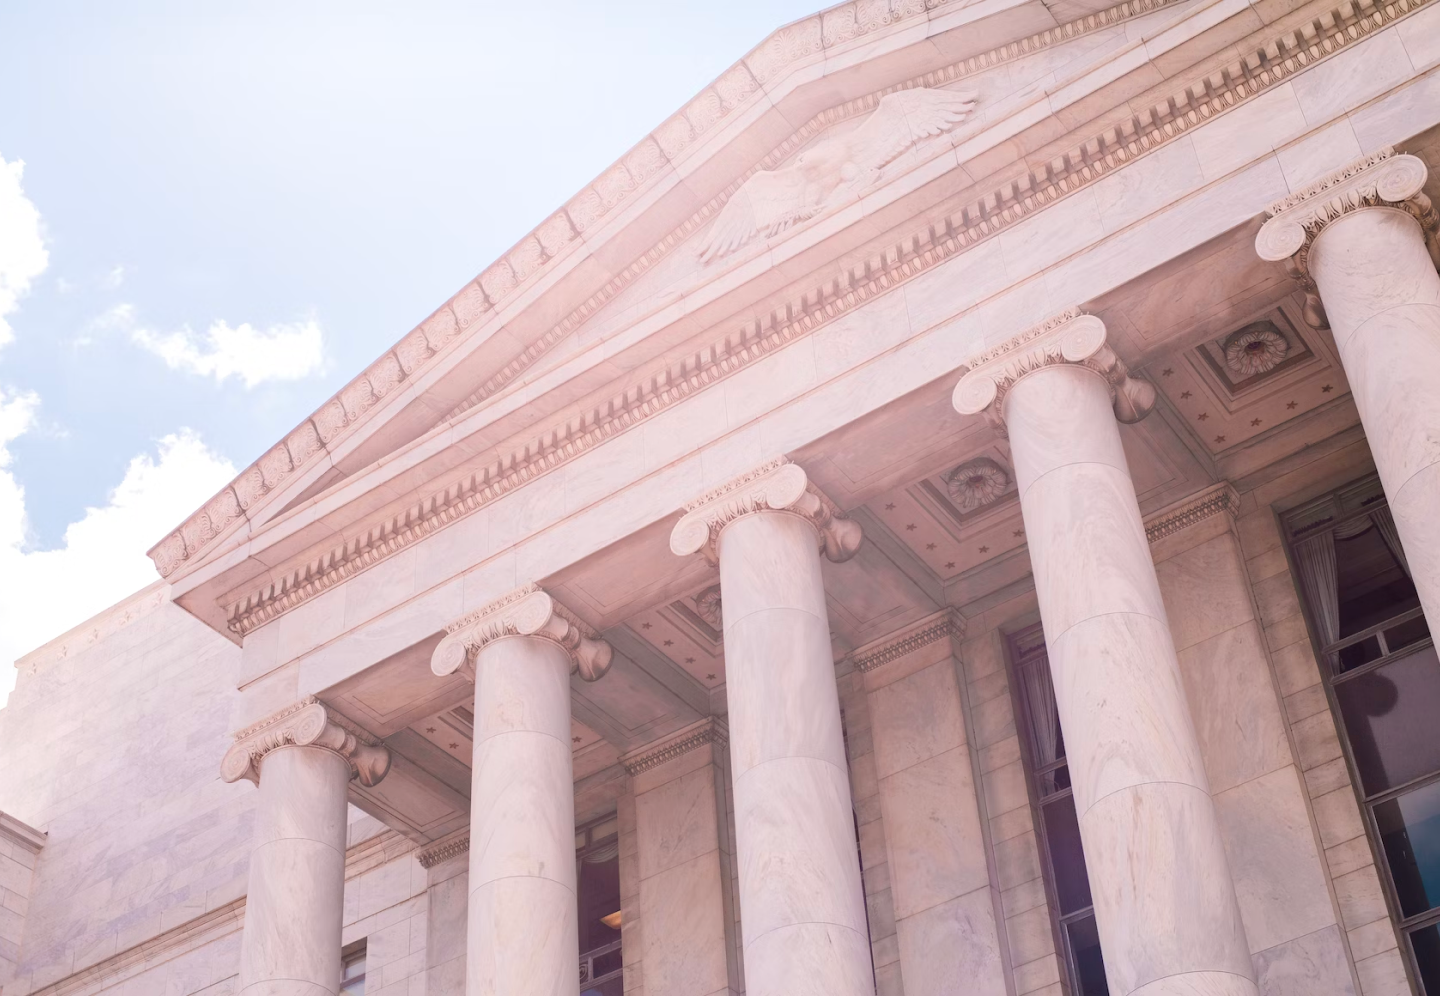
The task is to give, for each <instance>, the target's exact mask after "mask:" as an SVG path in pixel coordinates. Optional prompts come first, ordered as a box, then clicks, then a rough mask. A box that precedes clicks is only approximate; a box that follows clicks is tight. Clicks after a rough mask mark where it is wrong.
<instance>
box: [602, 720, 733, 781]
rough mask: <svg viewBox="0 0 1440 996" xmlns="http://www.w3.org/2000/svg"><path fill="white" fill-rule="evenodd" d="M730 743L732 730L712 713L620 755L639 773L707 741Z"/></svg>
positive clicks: (629, 769)
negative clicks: (655, 740) (705, 717)
mask: <svg viewBox="0 0 1440 996" xmlns="http://www.w3.org/2000/svg"><path fill="white" fill-rule="evenodd" d="M729 743H730V731H729V728H728V727H727V726H726V725H725V721H724V720H721V719H716V718H714V717H713V716H712V717H710V718H708V719H702V720H700V722H698V723H692V724H691V725H690V726H687V727H685V728H684V729H683V730H679V731H677V732H675V733H672V734H671V735H670V736H668V737H665V738H663V739H661V740H659V741H658V742H656V743H651V744H646V745H645V746H644V747H641V748H640V749H639V750H634V751H631V752H630V753H628V754H626V755H625V756H624V757H622V758H620V763H621V764H622V765H624V767H625V771H626V772H627V773H628V774H631V775H638V774H640V773H641V772H642V771H649V770H650V769H651V768H658V767H659V766H660V765H662V764H664V763H665V762H666V761H672V760H674V759H675V758H677V757H680V756H681V755H683V754H688V753H690V752H691V751H692V750H695V749H696V748H699V747H704V746H705V745H706V744H715V745H716V746H717V747H720V748H722V749H723V748H724V747H726V746H727V745H728V744H729Z"/></svg>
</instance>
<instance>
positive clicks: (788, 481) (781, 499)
mask: <svg viewBox="0 0 1440 996" xmlns="http://www.w3.org/2000/svg"><path fill="white" fill-rule="evenodd" d="M766 509H768V510H771V511H776V512H789V513H792V514H794V515H798V516H800V517H801V518H803V519H806V520H807V521H809V522H810V523H812V524H813V525H814V526H815V529H816V531H817V532H818V533H819V535H820V549H821V550H823V551H825V556H826V557H827V558H829V559H830V560H831V561H833V562H835V563H837V564H838V563H840V562H842V561H846V560H849V559H850V558H851V557H853V556H855V551H857V550H859V549H860V540H861V539H862V538H863V536H862V533H861V530H860V523H858V522H856V521H855V520H853V519H850V518H847V517H846V515H845V513H844V512H842V511H840V509H839V508H837V507H836V506H835V503H834V502H832V501H831V500H830V499H829V498H826V497H825V496H824V495H823V494H821V493H820V491H819V490H818V489H816V488H815V486H814V485H812V484H811V483H810V479H809V478H808V477H806V476H805V471H804V470H803V469H802V468H801V467H800V466H798V465H797V464H793V463H791V462H790V461H789V460H787V459H785V458H784V457H780V458H778V459H776V460H771V461H769V462H768V463H764V464H761V465H760V466H759V467H756V468H755V469H754V470H752V471H750V472H749V473H747V474H742V475H741V476H739V477H737V478H735V479H734V480H733V481H729V482H727V483H726V484H723V485H721V486H720V487H718V488H716V489H715V490H713V491H710V492H707V493H706V494H704V495H701V496H700V497H699V498H697V499H696V500H695V501H692V502H691V503H690V504H688V505H686V506H685V514H684V515H682V516H681V517H680V521H679V522H677V523H675V528H674V530H672V531H671V533H670V550H671V552H672V553H674V554H676V555H677V556H681V557H688V556H689V555H690V554H692V553H703V554H704V555H705V559H706V560H708V561H710V563H712V564H718V563H719V562H720V558H719V554H718V553H717V551H716V547H715V544H716V542H717V541H718V540H719V538H720V531H721V530H722V529H724V528H725V527H726V526H727V525H729V524H730V523H731V522H734V521H735V520H736V519H738V518H740V517H741V516H742V515H748V514H749V513H751V512H758V511H761V510H766Z"/></svg>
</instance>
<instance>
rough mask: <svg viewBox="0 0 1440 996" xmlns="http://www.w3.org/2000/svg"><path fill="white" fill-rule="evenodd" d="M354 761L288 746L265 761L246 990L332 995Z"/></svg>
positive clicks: (244, 961)
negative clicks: (351, 762) (347, 803)
mask: <svg viewBox="0 0 1440 996" xmlns="http://www.w3.org/2000/svg"><path fill="white" fill-rule="evenodd" d="M350 776H351V768H350V762H349V761H347V760H346V759H345V758H343V757H341V756H340V755H339V754H337V753H335V752H334V751H333V750H328V749H326V748H323V747H307V746H287V747H279V748H277V749H275V750H272V751H270V752H269V753H267V754H266V755H265V757H264V760H263V761H261V763H260V801H259V807H258V811H257V814H256V826H255V848H254V850H253V851H252V852H251V854H250V884H249V892H248V894H247V897H246V901H245V932H244V935H243V937H242V939H241V942H240V990H239V992H240V996H335V993H337V992H339V990H340V928H341V919H342V913H343V909H344V896H345V830H346V792H347V787H348V785H349V783H350Z"/></svg>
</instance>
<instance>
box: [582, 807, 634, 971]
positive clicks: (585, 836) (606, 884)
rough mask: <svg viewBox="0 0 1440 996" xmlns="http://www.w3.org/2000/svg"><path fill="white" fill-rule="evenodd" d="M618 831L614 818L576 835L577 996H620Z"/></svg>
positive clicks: (596, 823) (589, 825) (590, 825)
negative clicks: (578, 931) (577, 905)
mask: <svg viewBox="0 0 1440 996" xmlns="http://www.w3.org/2000/svg"><path fill="white" fill-rule="evenodd" d="M619 832H620V825H619V822H618V821H617V820H616V818H615V817H614V816H608V817H606V818H605V819H603V820H599V821H597V822H595V823H591V824H588V825H586V826H583V827H581V828H580V829H579V830H577V831H575V864H576V867H575V883H576V886H577V889H576V891H577V892H578V894H579V896H578V901H579V906H580V909H579V914H580V987H581V989H580V996H622V994H623V993H624V991H625V985H624V980H623V978H622V976H621V968H622V967H623V966H622V962H621V957H620V836H619Z"/></svg>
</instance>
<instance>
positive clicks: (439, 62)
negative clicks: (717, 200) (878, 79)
mask: <svg viewBox="0 0 1440 996" xmlns="http://www.w3.org/2000/svg"><path fill="white" fill-rule="evenodd" d="M814 4H815V0H799V2H796V0H769V2H759V0H739V2H737V0H712V2H708V3H674V2H670V3H662V2H648V0H635V2H631V3H628V4H602V3H591V4H579V3H567V2H563V0H560V2H554V3H550V4H537V3H532V4H523V5H516V4H500V3H468V4H465V3H441V2H411V3H407V4H393V3H391V4H381V3H366V2H347V3H339V2H289V3H266V2H255V3H245V4H220V3H217V2H209V0H202V2H194V0H190V2H184V3H180V2H175V3H160V2H133V3H126V4H113V3H102V2H99V0H93V2H89V3H70V2H64V0H27V2H15V0H12V2H9V3H6V4H4V5H0V700H3V696H4V695H5V694H6V692H7V690H8V688H9V687H10V684H11V678H12V676H11V673H10V671H11V669H10V668H9V667H8V666H6V665H7V664H8V662H9V661H10V660H13V659H14V658H15V657H16V656H18V655H20V654H23V653H25V652H27V651H28V650H30V649H32V648H33V647H35V646H37V645H39V644H40V643H43V642H45V641H46V640H49V639H51V638H52V637H54V636H56V635H58V634H59V633H61V632H63V631H64V630H65V629H68V628H69V627H71V626H73V625H76V624H78V623H79V622H81V621H83V620H84V619H85V618H86V617H88V616H89V615H90V614H92V613H94V612H96V611H98V610H99V609H102V608H104V607H105V606H107V605H109V604H111V603H113V602H115V601H116V600H118V599H120V598H122V597H124V596H125V595H127V594H128V593H130V592H131V591H134V590H136V589H138V588H139V587H141V586H143V585H144V584H147V583H148V582H149V581H151V580H153V579H154V577H155V575H154V574H153V571H151V569H150V568H149V563H148V561H146V560H144V558H143V552H144V550H145V549H147V548H148V547H149V545H150V544H152V543H153V542H154V541H155V540H156V539H158V538H159V537H160V535H161V534H163V532H164V531H165V529H166V528H168V527H170V526H173V525H174V524H176V523H177V522H178V521H179V519H180V518H182V517H183V516H184V515H185V514H186V513H187V512H189V511H190V510H191V509H193V508H194V507H195V506H196V505H197V504H198V503H199V502H200V501H202V500H203V499H204V498H205V497H208V495H209V494H210V493H212V492H213V491H214V490H215V489H216V488H217V487H218V486H220V485H221V484H223V483H224V482H225V481H226V480H228V479H229V477H230V476H231V474H232V473H233V471H234V469H235V468H238V467H243V466H244V465H245V464H247V463H249V462H250V461H251V460H253V459H254V458H255V457H256V456H257V455H258V454H259V453H261V452H262V451H263V450H264V449H265V448H266V447H267V446H269V445H270V444H271V443H273V442H274V441H275V440H276V439H278V438H279V437H280V436H281V435H283V434H284V433H285V432H286V431H287V430H288V429H289V428H291V427H292V426H293V425H295V423H296V422H298V421H299V420H300V419H301V418H303V417H304V416H305V415H307V414H308V413H309V412H310V411H311V410H313V409H314V408H315V407H316V406H317V405H318V404H319V403H320V402H321V401H323V400H324V399H325V398H326V397H328V396H329V395H330V394H332V393H333V392H334V391H335V390H336V389H338V388H339V387H340V386H341V385H342V384H343V383H345V381H347V380H348V379H349V378H350V377H351V376H353V375H354V374H355V373H356V372H357V371H358V370H360V369H361V368H363V367H364V366H365V365H366V364H367V363H368V362H369V361H370V360H372V359H374V358H375V357H376V356H377V355H379V354H380V353H381V352H382V351H383V350H384V349H385V348H386V347H388V346H390V345H391V344H392V343H394V342H395V341H396V340H398V339H399V338H400V336H401V335H403V334H404V333H405V332H406V331H408V330H409V329H410V328H411V327H413V325H414V324H415V323H416V322H417V321H418V320H419V319H421V318H423V317H424V316H425V315H427V314H428V313H429V312H430V311H431V310H432V309H433V308H434V307H436V306H437V305H438V304H440V303H441V302H442V301H444V300H445V299H446V298H447V297H448V296H449V295H450V294H452V293H453V292H454V291H455V290H457V289H458V288H459V287H460V286H461V285H462V284H463V283H464V282H465V281H466V280H468V279H471V278H472V277H474V276H475V275H476V274H477V273H479V272H480V271H481V270H482V269H483V268H484V267H485V266H486V265H487V264H488V263H489V262H490V261H492V260H493V259H494V258H496V257H497V256H498V255H499V254H500V253H501V252H503V251H504V250H505V249H506V248H508V247H509V246H510V245H511V244H513V243H514V242H515V241H516V240H517V239H518V238H519V237H520V236H522V235H523V234H525V233H526V232H527V231H529V230H530V229H531V228H532V227H533V226H534V225H535V224H536V223H537V222H539V221H540V220H543V218H544V217H545V215H546V214H547V213H548V212H550V211H552V210H554V208H555V207H557V206H558V205H560V204H561V203H563V202H564V201H565V200H566V199H567V198H568V197H569V196H570V195H571V194H572V193H574V192H575V191H576V190H578V189H579V188H580V187H581V186H582V185H583V184H584V183H585V182H586V181H588V180H590V179H591V178H593V177H594V176H595V175H596V174H598V173H599V172H600V171H601V170H602V169H603V168H604V167H605V166H607V165H608V164H609V163H611V162H612V161H614V160H615V159H616V158H617V157H618V156H619V155H620V154H621V153H622V152H624V151H625V150H626V149H627V148H629V147H630V145H632V144H633V143H634V142H635V141H636V140H637V139H638V138H640V136H642V135H643V134H645V133H646V132H647V131H649V130H650V129H651V128H653V127H654V126H655V125H656V124H658V123H659V122H660V121H662V120H663V119H664V118H665V117H666V116H668V115H669V114H670V113H672V112H673V111H674V110H675V109H677V108H678V107H680V106H681V105H682V104H683V103H684V102H685V101H686V100H687V99H688V98H689V97H690V96H692V95H693V94H694V93H696V92H697V91H698V90H699V89H700V88H701V87H702V86H704V85H705V84H706V83H707V82H709V81H710V80H711V79H713V78H714V77H715V76H717V75H718V74H719V73H720V72H721V71H722V70H723V69H724V68H725V67H726V66H728V65H730V64H731V63H732V62H733V61H735V60H736V59H737V58H739V57H740V56H741V55H743V54H744V53H745V52H746V51H747V50H748V49H749V48H750V47H751V46H753V45H754V44H755V43H756V42H758V41H759V40H760V39H761V38H763V37H764V36H765V35H766V34H767V33H768V32H770V31H771V30H773V29H774V28H776V27H778V26H779V25H781V24H783V23H785V22H787V21H790V20H794V19H795V18H797V17H801V16H804V15H805V14H807V13H810V12H812V11H813V10H814V9H817V8H816V6H815V5H814Z"/></svg>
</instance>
